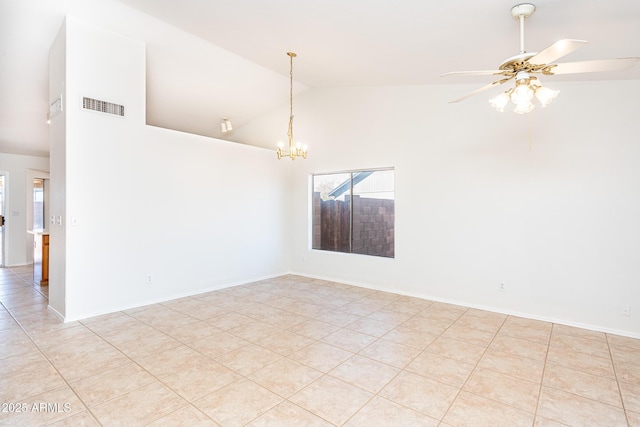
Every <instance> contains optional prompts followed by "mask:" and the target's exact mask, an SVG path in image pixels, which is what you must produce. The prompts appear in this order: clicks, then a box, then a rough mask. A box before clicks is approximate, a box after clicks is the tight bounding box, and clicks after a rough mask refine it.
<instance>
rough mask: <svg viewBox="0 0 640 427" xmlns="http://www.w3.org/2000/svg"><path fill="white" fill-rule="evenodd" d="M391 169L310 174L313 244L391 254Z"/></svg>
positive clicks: (358, 252)
mask: <svg viewBox="0 0 640 427" xmlns="http://www.w3.org/2000/svg"><path fill="white" fill-rule="evenodd" d="M393 180H394V170H393V169H376V170H361V171H351V172H341V173H330V174H317V175H313V184H312V185H313V203H312V216H313V217H312V227H313V232H312V248H313V249H320V250H325V251H333V252H347V253H355V254H364V255H374V256H382V257H388V258H393V257H394V253H395V244H394V243H395V242H394V240H395V230H394V224H395V199H394V190H393V188H394V182H393Z"/></svg>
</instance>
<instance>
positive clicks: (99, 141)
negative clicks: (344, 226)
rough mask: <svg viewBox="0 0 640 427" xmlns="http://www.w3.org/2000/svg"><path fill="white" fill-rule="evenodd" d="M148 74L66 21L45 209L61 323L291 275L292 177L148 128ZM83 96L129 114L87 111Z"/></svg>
mask: <svg viewBox="0 0 640 427" xmlns="http://www.w3.org/2000/svg"><path fill="white" fill-rule="evenodd" d="M144 70H145V55H144V45H143V44H142V43H140V42H138V41H135V40H131V39H128V38H125V37H121V36H119V35H117V34H114V33H110V32H107V31H103V30H101V29H99V28H96V27H94V26H93V25H91V24H88V23H85V22H82V21H80V20H78V19H75V18H72V17H68V18H67V24H66V99H67V109H66V117H67V118H66V133H65V141H64V144H63V145H64V147H62V148H63V149H64V150H65V164H64V170H65V172H64V179H65V180H66V183H65V189H64V192H65V197H64V200H62V199H60V200H59V202H60V203H59V204H58V205H55V207H56V209H58V210H57V211H53V210H52V214H53V215H58V214H60V213H61V214H62V215H63V216H64V221H63V225H62V226H58V227H54V228H57V232H58V233H60V232H61V233H63V234H64V238H63V239H60V240H61V241H62V240H64V241H65V244H64V247H63V248H59V247H57V245H59V244H61V242H58V241H56V237H55V235H54V233H52V239H51V251H52V252H53V251H59V250H60V251H64V254H65V255H64V260H62V259H58V262H57V263H56V265H52V266H51V270H52V272H53V271H58V272H60V271H64V274H63V276H64V277H60V276H56V275H55V274H53V276H54V277H55V278H56V279H55V280H56V282H54V281H53V279H52V281H51V283H50V288H51V290H52V291H53V292H54V293H55V292H57V291H55V289H54V288H60V287H64V292H65V295H64V298H63V299H62V301H60V300H59V301H58V304H63V305H62V306H54V307H52V308H53V309H55V310H56V311H57V312H59V313H60V314H61V315H63V316H64V318H65V320H73V319H78V318H84V317H88V316H92V315H96V314H100V313H105V312H110V311H115V310H120V309H124V308H129V307H135V306H140V305H144V304H148V303H151V302H155V301H162V300H167V299H172V298H175V297H178V296H184V295H190V294H195V293H199V292H204V291H206V290H210V289H216V288H220V287H225V286H229V285H233V284H237V283H243V282H248V281H253V280H258V279H261V278H264V277H271V276H276V275H280V274H283V273H285V272H287V270H288V259H289V254H288V247H287V244H286V239H283V238H282V236H283V235H285V234H286V233H287V229H286V224H287V222H288V215H289V214H288V210H287V206H288V205H289V188H288V184H287V183H288V179H287V177H288V174H289V169H288V168H287V167H284V166H283V165H281V164H279V163H278V162H277V160H276V159H275V155H274V154H273V152H271V151H267V150H264V149H262V148H257V147H250V146H245V145H240V144H234V143H230V142H225V141H220V140H215V139H211V138H205V137H200V136H195V135H189V134H183V133H179V132H175V131H169V130H166V129H160V128H154V127H149V126H146V125H145V114H144V108H145V96H144V90H145V72H144ZM82 96H90V97H94V98H97V99H100V100H105V101H109V102H114V103H118V104H122V105H124V106H125V111H126V117H125V118H120V117H114V116H109V115H105V114H101V113H96V112H87V111H82V110H81V109H80V106H79V105H80V99H81V97H82ZM56 147H57V145H56ZM62 148H60V149H62ZM54 157H55V154H54V153H53V152H52V159H53V158H54ZM57 165H58V164H57V163H55V164H54V163H53V162H52V175H51V179H52V181H53V180H54V178H55V177H56V176H58V175H57V173H58V172H60V171H59V170H56V171H54V167H55V166H57ZM62 165H63V164H62V163H60V166H62ZM148 275H151V276H152V283H147V276H148ZM52 305H53V300H52Z"/></svg>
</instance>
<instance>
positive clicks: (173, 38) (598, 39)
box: [0, 0, 640, 156]
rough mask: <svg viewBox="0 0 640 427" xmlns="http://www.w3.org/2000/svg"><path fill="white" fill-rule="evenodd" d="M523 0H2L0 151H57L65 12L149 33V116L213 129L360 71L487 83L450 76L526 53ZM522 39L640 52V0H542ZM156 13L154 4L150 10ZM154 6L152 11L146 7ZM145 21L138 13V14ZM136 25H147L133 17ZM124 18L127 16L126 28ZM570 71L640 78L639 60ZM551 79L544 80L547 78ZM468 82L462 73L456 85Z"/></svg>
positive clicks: (380, 77) (427, 81) (599, 55)
mask: <svg viewBox="0 0 640 427" xmlns="http://www.w3.org/2000/svg"><path fill="white" fill-rule="evenodd" d="M515 3H517V2H515V1H513V0H509V1H507V0H485V1H483V2H478V1H476V0H451V1H447V2H432V1H417V0H397V1H393V2H390V1H382V0H342V1H337V0H323V1H310V0H270V1H262V0H234V1H228V0H227V1H220V0H183V1H180V2H177V1H175V0H20V1H13V2H10V1H3V2H2V3H0V88H1V94H2V102H0V152H7V153H16V154H33V155H45V156H46V155H47V153H48V127H47V125H46V123H45V115H46V112H47V111H48V99H47V98H48V92H47V90H48V89H47V87H48V86H47V85H48V69H47V67H48V66H47V64H48V50H49V46H50V45H51V43H52V41H53V39H54V37H55V34H56V33H57V31H58V29H59V27H60V25H61V24H62V21H63V18H64V16H65V14H73V15H75V16H78V17H79V18H82V19H85V20H87V21H88V22H95V24H96V25H98V26H101V24H102V22H101V21H102V20H103V19H104V17H103V16H102V15H109V14H111V15H113V16H117V17H118V19H117V21H116V20H114V21H113V23H112V24H111V25H110V26H111V27H112V29H114V30H118V29H120V28H122V29H123V31H124V32H127V35H128V36H131V37H135V38H138V39H140V40H142V41H144V42H145V43H146V44H147V123H149V124H151V125H155V126H161V127H167V128H170V129H175V130H180V131H184V132H190V133H195V134H200V135H205V136H212V137H224V138H230V139H233V136H232V135H231V136H229V135H224V136H223V135H222V134H221V133H220V128H219V123H220V119H221V118H222V117H224V116H228V117H230V118H231V119H232V121H233V124H234V126H235V127H239V126H242V124H243V123H247V122H249V121H251V120H252V119H255V118H256V117H258V116H260V115H262V114H265V113H267V112H268V111H270V110H271V109H273V108H276V107H279V106H281V105H283V104H285V103H287V102H288V85H289V80H288V77H289V58H288V57H287V56H286V55H285V53H286V52H287V51H294V52H296V53H298V55H299V56H298V57H297V58H296V60H295V62H294V77H295V81H296V82H295V84H294V86H295V88H296V89H295V91H296V92H297V93H298V92H300V91H302V90H305V89H306V88H309V87H336V86H338V87H339V86H354V85H358V86H360V85H435V84H451V85H455V84H462V83H464V84H478V86H481V85H483V84H485V83H488V82H489V81H490V80H488V79H487V78H486V77H466V78H462V77H447V78H442V77H440V76H441V74H443V73H445V72H447V71H453V70H475V69H480V70H483V69H494V68H496V67H497V66H498V65H499V64H500V63H501V62H502V61H503V60H504V59H506V58H508V57H511V56H513V55H515V54H517V53H519V43H520V39H519V26H518V22H517V21H516V20H514V19H513V18H512V17H511V14H510V9H511V7H512V6H513V5H514V4H515ZM534 3H535V4H536V8H537V10H536V12H535V13H534V15H533V16H532V17H530V18H528V19H527V21H526V24H525V32H526V33H525V36H526V37H525V48H526V50H527V51H540V50H542V49H543V48H545V47H546V46H548V45H550V44H551V43H553V42H555V41H556V40H558V39H562V38H576V39H583V40H588V41H589V44H588V45H586V46H585V47H583V48H581V49H579V50H577V51H576V52H574V53H572V54H570V55H568V56H567V57H565V58H563V59H562V60H560V61H558V62H564V61H582V60H589V59H609V58H618V57H628V56H640V2H639V1H637V0H615V1H605V0H563V1H558V0H539V1H536V2H534ZM142 14H145V15H149V16H145V15H142ZM141 17H144V19H141ZM136 23H138V24H136ZM136 25H138V26H139V28H135V29H133V28H134V27H136ZM124 29H126V30H124ZM549 79H559V80H560V79H563V80H609V79H611V80H617V79H636V80H637V79H640V66H636V67H635V68H634V69H632V70H628V71H622V72H616V73H593V74H584V75H575V76H554V77H550V78H549ZM545 81H546V80H545ZM460 95H463V93H461V92H460V91H459V90H455V86H452V99H453V98H456V97H458V96H460Z"/></svg>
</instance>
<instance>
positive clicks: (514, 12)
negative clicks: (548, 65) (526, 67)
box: [511, 3, 536, 54]
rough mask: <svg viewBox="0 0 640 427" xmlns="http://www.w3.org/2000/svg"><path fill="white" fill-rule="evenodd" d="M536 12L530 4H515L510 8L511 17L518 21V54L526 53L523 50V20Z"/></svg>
mask: <svg viewBox="0 0 640 427" xmlns="http://www.w3.org/2000/svg"><path fill="white" fill-rule="evenodd" d="M535 11H536V7H535V5H533V4H531V3H522V4H517V5H515V6H513V7H512V8H511V16H513V17H514V18H516V19H518V20H520V54H523V53H526V51H525V50H524V20H525V19H526V18H528V17H530V16H531V15H533V12H535Z"/></svg>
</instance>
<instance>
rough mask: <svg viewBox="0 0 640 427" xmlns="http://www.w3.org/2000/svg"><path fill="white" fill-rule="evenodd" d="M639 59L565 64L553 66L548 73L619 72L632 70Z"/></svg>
mask: <svg viewBox="0 0 640 427" xmlns="http://www.w3.org/2000/svg"><path fill="white" fill-rule="evenodd" d="M638 60H640V58H638V57H632V58H618V59H599V60H594V61H580V62H565V63H562V64H554V66H552V67H551V68H550V69H549V72H550V73H551V74H553V75H555V74H574V73H594V72H598V71H620V70H626V69H628V68H632V67H633V66H634V65H636V64H637V63H638Z"/></svg>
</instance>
